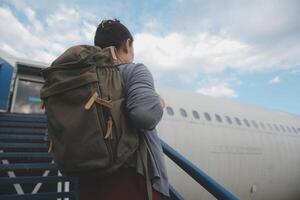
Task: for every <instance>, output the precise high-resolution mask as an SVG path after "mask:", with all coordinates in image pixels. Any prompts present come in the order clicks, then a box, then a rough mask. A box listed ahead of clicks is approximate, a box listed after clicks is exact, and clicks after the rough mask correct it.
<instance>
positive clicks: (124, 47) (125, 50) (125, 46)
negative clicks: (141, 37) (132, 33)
mask: <svg viewBox="0 0 300 200" xmlns="http://www.w3.org/2000/svg"><path fill="white" fill-rule="evenodd" d="M130 42H131V41H130V39H127V40H126V41H125V42H124V43H123V51H124V53H126V54H127V53H129V49H130V46H131V45H130Z"/></svg>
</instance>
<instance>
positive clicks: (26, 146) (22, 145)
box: [0, 142, 48, 151]
mask: <svg viewBox="0 0 300 200" xmlns="http://www.w3.org/2000/svg"><path fill="white" fill-rule="evenodd" d="M47 148H48V145H47V144H46V143H3V142H0V149H2V150H4V151H7V150H8V149H47Z"/></svg>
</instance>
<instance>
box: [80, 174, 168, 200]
mask: <svg viewBox="0 0 300 200" xmlns="http://www.w3.org/2000/svg"><path fill="white" fill-rule="evenodd" d="M152 196H153V198H152V199H153V200H167V199H168V198H167V197H165V196H164V195H162V194H161V193H159V192H157V191H155V190H153V192H152ZM78 197H79V200H146V199H147V189H146V182H145V177H144V176H142V175H140V174H138V173H137V172H135V170H134V169H126V170H122V171H119V172H116V173H114V174H113V175H110V176H108V177H105V178H102V179H101V180H97V181H95V180H89V181H87V180H81V181H79V183H78Z"/></svg>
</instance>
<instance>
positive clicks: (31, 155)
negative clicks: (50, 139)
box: [0, 152, 52, 160]
mask: <svg viewBox="0 0 300 200" xmlns="http://www.w3.org/2000/svg"><path fill="white" fill-rule="evenodd" d="M11 158H31V159H33V158H36V159H52V155H51V154H50V153H48V152H3V153H0V159H1V160H4V159H11Z"/></svg>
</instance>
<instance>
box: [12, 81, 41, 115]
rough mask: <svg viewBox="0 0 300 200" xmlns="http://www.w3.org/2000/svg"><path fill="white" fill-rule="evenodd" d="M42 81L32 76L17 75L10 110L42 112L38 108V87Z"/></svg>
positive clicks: (39, 100) (39, 87) (39, 101)
mask: <svg viewBox="0 0 300 200" xmlns="http://www.w3.org/2000/svg"><path fill="white" fill-rule="evenodd" d="M42 85H43V82H42V81H41V80H39V79H37V78H34V77H28V76H22V75H18V76H17V78H16V83H15V89H14V95H13V103H12V110H11V112H17V113H44V112H45V111H44V110H42V109H40V103H41V99H40V89H41V87H42Z"/></svg>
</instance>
